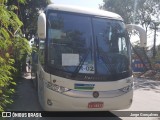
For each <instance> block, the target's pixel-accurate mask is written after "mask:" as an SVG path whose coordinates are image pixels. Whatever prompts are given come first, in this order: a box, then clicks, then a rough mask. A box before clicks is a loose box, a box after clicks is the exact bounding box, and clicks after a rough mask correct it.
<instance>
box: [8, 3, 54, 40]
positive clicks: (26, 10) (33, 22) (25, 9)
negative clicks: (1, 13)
mask: <svg viewBox="0 0 160 120" xmlns="http://www.w3.org/2000/svg"><path fill="white" fill-rule="evenodd" d="M20 1H21V0H19V1H15V0H9V1H8V5H11V4H14V5H16V6H17V7H18V9H17V10H16V11H15V12H16V14H17V15H18V17H19V18H20V20H21V21H22V22H23V23H24V24H23V26H22V33H23V34H25V37H26V38H27V39H30V38H31V37H32V35H35V34H36V31H37V30H36V29H37V18H38V14H39V11H40V10H43V9H44V8H45V7H46V6H47V5H48V4H50V3H51V1H50V0H25V3H24V4H23V3H21V2H20Z"/></svg>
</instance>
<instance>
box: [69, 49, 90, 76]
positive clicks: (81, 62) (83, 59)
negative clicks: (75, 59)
mask: <svg viewBox="0 0 160 120" xmlns="http://www.w3.org/2000/svg"><path fill="white" fill-rule="evenodd" d="M90 50H91V48H89V49H88V50H87V53H86V54H85V55H84V57H83V58H82V59H81V61H80V63H79V65H78V66H77V67H76V68H75V70H74V72H73V73H72V77H75V76H76V75H77V73H78V72H79V71H80V69H81V67H82V65H83V64H84V62H85V60H86V58H87V56H88V54H89V52H90Z"/></svg>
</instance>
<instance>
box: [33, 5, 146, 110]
mask: <svg viewBox="0 0 160 120" xmlns="http://www.w3.org/2000/svg"><path fill="white" fill-rule="evenodd" d="M126 28H128V30H130V29H132V28H134V29H137V30H138V31H139V33H140V39H141V44H142V45H144V44H145V43H146V41H145V39H146V38H145V35H146V33H145V31H144V30H143V29H142V28H141V27H138V26H136V25H127V27H126V25H125V24H124V22H123V19H122V17H121V16H119V15H118V14H115V13H112V12H108V11H103V10H89V9H86V8H79V7H74V6H66V5H56V4H50V5H48V6H47V7H46V9H45V10H44V12H43V13H40V15H39V18H38V42H39V46H38V47H37V49H38V52H37V53H35V54H37V55H36V56H37V59H36V60H34V61H32V64H33V67H32V78H33V82H34V84H35V85H36V86H37V91H38V99H39V102H40V104H41V106H42V108H43V109H44V110H46V111H106V110H119V109H126V108H129V107H130V105H131V103H132V99H133V78H132V69H131V45H130V40H129V35H128V32H127V29H126ZM34 58H35V56H34Z"/></svg>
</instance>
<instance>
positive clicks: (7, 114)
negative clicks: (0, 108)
mask: <svg viewBox="0 0 160 120" xmlns="http://www.w3.org/2000/svg"><path fill="white" fill-rule="evenodd" d="M2 117H11V112H2Z"/></svg>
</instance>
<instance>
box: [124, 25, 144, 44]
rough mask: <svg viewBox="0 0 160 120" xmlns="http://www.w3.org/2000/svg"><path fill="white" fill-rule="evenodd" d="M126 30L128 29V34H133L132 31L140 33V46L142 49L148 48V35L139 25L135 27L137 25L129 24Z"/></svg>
mask: <svg viewBox="0 0 160 120" xmlns="http://www.w3.org/2000/svg"><path fill="white" fill-rule="evenodd" d="M126 28H127V30H128V32H131V31H132V30H136V31H138V32H139V35H140V36H139V37H140V46H141V47H146V45H147V33H146V31H145V30H144V29H143V28H142V27H140V26H138V25H135V24H127V25H126Z"/></svg>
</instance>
